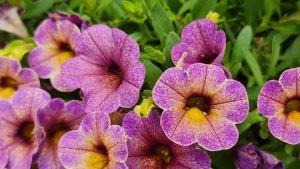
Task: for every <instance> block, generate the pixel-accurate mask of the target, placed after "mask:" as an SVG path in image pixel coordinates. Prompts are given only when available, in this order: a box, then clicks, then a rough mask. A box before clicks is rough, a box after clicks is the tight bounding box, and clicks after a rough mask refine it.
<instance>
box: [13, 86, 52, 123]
mask: <svg viewBox="0 0 300 169" xmlns="http://www.w3.org/2000/svg"><path fill="white" fill-rule="evenodd" d="M50 99H51V96H50V95H49V94H48V93H47V92H46V91H44V90H41V89H39V88H31V87H24V88H22V89H19V90H18V91H17V92H16V93H15V95H14V97H13V99H12V105H13V107H14V110H15V113H16V116H17V117H18V118H22V119H24V118H28V116H31V117H32V118H35V116H36V113H37V111H38V110H39V109H40V108H42V107H44V106H45V105H46V104H47V103H48V102H49V101H50ZM33 120H34V119H33Z"/></svg>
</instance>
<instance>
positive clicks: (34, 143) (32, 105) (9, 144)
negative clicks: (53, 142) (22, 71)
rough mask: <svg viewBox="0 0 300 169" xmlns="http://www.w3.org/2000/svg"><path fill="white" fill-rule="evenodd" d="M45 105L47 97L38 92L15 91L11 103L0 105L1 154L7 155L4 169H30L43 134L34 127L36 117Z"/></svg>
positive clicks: (33, 89)
mask: <svg viewBox="0 0 300 169" xmlns="http://www.w3.org/2000/svg"><path fill="white" fill-rule="evenodd" d="M48 101H50V95H49V94H48V93H47V92H45V91H43V90H41V89H38V88H23V89H20V90H18V91H17V92H16V94H15V95H14V96H13V98H12V101H11V103H10V102H8V101H4V100H2V101H0V112H1V113H0V116H1V117H0V127H1V130H0V134H1V139H2V140H3V144H2V145H1V151H7V152H8V163H7V168H20V169H26V168H30V166H31V162H32V156H33V155H34V154H35V153H36V152H37V149H38V139H41V137H42V133H43V132H42V130H41V128H40V126H39V125H38V124H36V123H35V117H36V113H37V111H38V110H39V109H40V108H42V107H43V106H44V105H45V104H46V103H47V102H48Z"/></svg>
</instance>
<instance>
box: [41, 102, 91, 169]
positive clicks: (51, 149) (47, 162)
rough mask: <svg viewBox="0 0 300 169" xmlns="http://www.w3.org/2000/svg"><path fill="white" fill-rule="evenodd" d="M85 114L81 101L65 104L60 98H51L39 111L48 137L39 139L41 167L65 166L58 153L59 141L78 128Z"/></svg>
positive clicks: (42, 125)
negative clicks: (64, 135) (61, 162)
mask: <svg viewBox="0 0 300 169" xmlns="http://www.w3.org/2000/svg"><path fill="white" fill-rule="evenodd" d="M84 116H85V112H84V110H83V105H82V103H81V102H80V101H77V100H73V101H70V102H68V103H66V104H65V103H64V101H63V100H62V99H59V98H57V99H53V100H51V101H50V102H49V103H48V104H47V105H46V106H45V107H44V108H43V109H41V110H39V111H38V113H37V119H38V123H39V125H40V126H41V127H43V129H44V131H45V133H46V137H45V138H43V139H41V140H39V141H40V142H41V146H40V150H41V152H40V156H39V160H38V163H39V168H40V169H52V168H63V167H62V165H61V164H60V162H59V158H58V153H57V148H58V142H59V140H60V138H61V137H62V136H63V134H64V133H66V132H68V131H70V130H76V129H78V127H79V124H80V122H81V120H82V119H83V118H84Z"/></svg>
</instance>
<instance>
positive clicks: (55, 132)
mask: <svg viewBox="0 0 300 169" xmlns="http://www.w3.org/2000/svg"><path fill="white" fill-rule="evenodd" d="M69 130H70V128H69V127H68V126H67V125H65V124H56V125H54V126H53V127H52V128H51V129H49V130H48V131H47V136H48V138H50V139H51V141H52V143H54V145H58V142H59V140H60V138H61V137H62V136H63V135H64V134H65V133H66V132H68V131H69Z"/></svg>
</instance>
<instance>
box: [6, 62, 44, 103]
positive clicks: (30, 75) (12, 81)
mask: <svg viewBox="0 0 300 169" xmlns="http://www.w3.org/2000/svg"><path fill="white" fill-rule="evenodd" d="M24 87H37V88H39V87H40V82H39V78H38V76H37V74H36V73H35V72H34V71H33V70H32V69H29V68H23V69H22V68H21V65H20V62H19V61H17V60H15V59H12V58H7V57H2V56H0V99H10V98H11V97H12V96H13V94H14V93H15V92H16V91H17V90H19V89H22V88H24Z"/></svg>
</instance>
